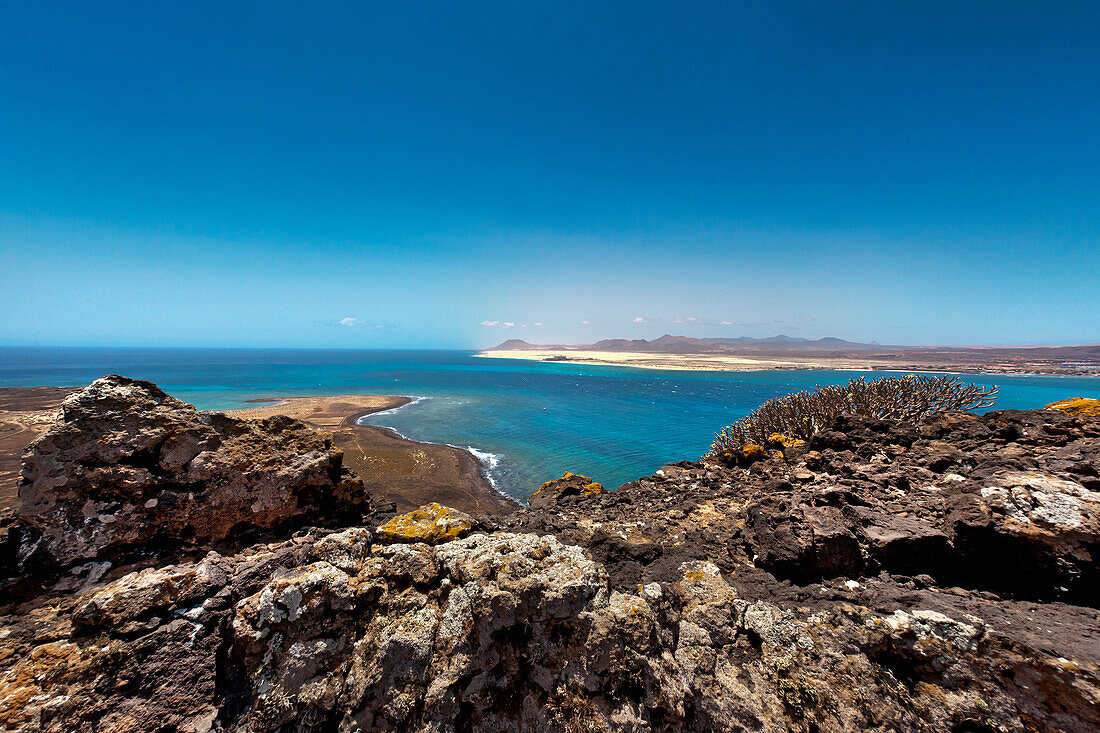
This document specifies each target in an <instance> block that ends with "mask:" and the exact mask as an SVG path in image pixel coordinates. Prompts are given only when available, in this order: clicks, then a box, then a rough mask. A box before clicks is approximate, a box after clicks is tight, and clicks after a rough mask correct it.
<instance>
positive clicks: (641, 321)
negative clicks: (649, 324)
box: [634, 316, 645, 323]
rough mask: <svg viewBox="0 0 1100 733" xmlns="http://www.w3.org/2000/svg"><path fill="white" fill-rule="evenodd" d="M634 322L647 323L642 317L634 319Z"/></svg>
mask: <svg viewBox="0 0 1100 733" xmlns="http://www.w3.org/2000/svg"><path fill="white" fill-rule="evenodd" d="M634 322H635V323H645V318H642V317H641V316H638V317H637V318H635V319H634Z"/></svg>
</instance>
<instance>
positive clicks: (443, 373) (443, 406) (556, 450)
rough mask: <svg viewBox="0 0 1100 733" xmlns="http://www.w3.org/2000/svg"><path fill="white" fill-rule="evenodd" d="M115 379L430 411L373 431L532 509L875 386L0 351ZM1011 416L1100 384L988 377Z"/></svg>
mask: <svg viewBox="0 0 1100 733" xmlns="http://www.w3.org/2000/svg"><path fill="white" fill-rule="evenodd" d="M111 372H116V373H119V374H125V375H126V376H130V377H137V378H141V379H149V380H152V381H154V382H156V383H157V384H159V385H160V386H161V387H162V388H164V389H165V390H166V391H168V392H169V393H171V394H173V395H175V396H176V397H179V398H180V399H183V400H186V401H188V402H191V403H193V404H195V405H196V406H197V407H199V408H201V409H215V410H220V409H231V408H236V407H245V406H247V405H246V404H245V403H244V400H246V399H251V398H256V397H280V396H296V395H326V394H352V393H358V394H400V395H409V396H413V397H422V398H424V399H422V400H419V401H417V402H416V403H415V404H412V405H409V406H407V407H404V408H401V409H399V410H396V411H394V412H391V413H385V414H381V413H380V414H376V415H372V416H369V417H368V418H366V419H365V420H364V422H367V423H371V424H377V425H386V426H389V427H392V428H394V429H396V430H398V431H399V432H400V433H402V434H403V435H406V436H408V437H410V438H414V439H417V440H428V441H433V442H439V443H450V444H453V445H459V446H462V447H470V448H472V449H473V450H475V452H476V453H477V454H478V455H479V456H481V457H482V458H483V462H485V463H486V465H487V468H488V474H489V476H490V478H491V479H492V480H493V482H494V483H495V484H496V485H497V486H498V488H500V490H501V491H503V492H504V493H506V494H509V495H511V496H514V497H517V498H520V499H524V498H526V497H527V496H529V495H530V494H531V492H532V491H534V489H535V488H536V487H537V486H538V485H539V484H540V483H542V482H543V481H545V480H547V479H549V478H554V477H556V476H560V475H561V474H562V472H564V471H573V472H575V473H583V474H585V475H588V476H591V477H592V478H593V479H595V480H596V481H599V482H601V483H603V484H604V485H605V486H609V487H612V486H618V485H620V484H622V483H624V482H626V481H629V480H631V479H634V478H637V477H638V476H642V475H646V474H649V473H652V472H653V471H654V470H655V469H657V468H658V467H660V466H661V465H663V464H665V463H669V462H672V461H678V460H683V459H694V458H697V457H698V456H700V455H701V454H703V453H704V452H705V451H706V449H707V447H708V446H709V445H710V441H711V439H712V438H713V437H714V434H715V433H716V432H717V431H718V430H720V429H721V428H722V427H723V426H725V425H726V424H728V423H730V422H733V421H734V420H737V419H738V418H740V417H743V416H744V415H745V414H747V413H748V412H749V411H750V410H753V409H754V408H756V407H757V406H759V405H760V403H762V402H764V401H765V400H768V399H771V398H772V397H777V396H780V395H783V394H787V393H789V392H793V391H797V390H801V389H807V388H812V387H813V386H815V385H817V384H830V383H840V382H846V381H848V380H849V379H851V378H852V377H853V376H858V375H859V374H866V375H867V376H868V377H874V376H876V375H878V374H880V373H876V372H859V373H853V372H836V371H809V370H806V371H802V370H800V371H765V372H676V371H655V370H638V369H630V368H622V367H606V366H579V365H575V364H565V363H542V362H531V361H519V360H504V359H482V358H478V357H474V356H472V355H471V354H470V353H469V352H456V351H350V350H341V351H325V350H309V351H305V350H251V349H249V350H245V349H53V348H34V349H29V348H0V386H35V385H58V386H63V387H76V386H81V385H84V384H87V383H88V382H90V381H92V380H93V379H95V378H97V377H100V376H102V375H104V374H107V373H111ZM965 379H966V380H968V381H972V382H976V383H979V384H985V385H997V386H998V387H1000V388H1001V393H1000V395H999V397H998V401H997V405H996V406H995V408H994V409H998V408H1019V409H1026V408H1032V407H1039V406H1042V405H1044V404H1047V403H1048V402H1052V401H1054V400H1057V399H1063V398H1066V397H1072V396H1078V395H1080V396H1085V397H1096V398H1100V378H1094V377H1029V376H1001V375H995V376H992V375H991V376H984V375H974V376H967V377H965Z"/></svg>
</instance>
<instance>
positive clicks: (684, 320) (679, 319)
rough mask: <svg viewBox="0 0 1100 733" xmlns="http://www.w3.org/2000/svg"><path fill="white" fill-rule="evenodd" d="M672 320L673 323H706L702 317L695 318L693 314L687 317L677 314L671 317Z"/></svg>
mask: <svg viewBox="0 0 1100 733" xmlns="http://www.w3.org/2000/svg"><path fill="white" fill-rule="evenodd" d="M672 322H673V323H697V324H700V325H704V324H706V321H704V320H702V319H699V318H696V317H695V316H688V317H687V318H683V317H680V316H677V317H676V318H673V319H672Z"/></svg>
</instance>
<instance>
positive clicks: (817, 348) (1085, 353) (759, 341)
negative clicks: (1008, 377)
mask: <svg viewBox="0 0 1100 733" xmlns="http://www.w3.org/2000/svg"><path fill="white" fill-rule="evenodd" d="M486 350H487V351H542V350H555V351H557V350H561V351H624V352H625V351H629V352H640V353H653V354H759V355H763V354H773V355H778V354H785V355H793V354H815V355H826V354H836V355H841V354H857V353H858V354H877V355H890V354H898V355H900V354H909V355H915V354H925V355H930V354H948V353H954V354H962V353H974V352H981V353H985V354H989V353H990V352H998V353H1001V354H1021V355H1023V354H1026V355H1027V356H1029V357H1037V356H1040V355H1042V356H1046V357H1051V358H1053V357H1058V358H1085V359H1095V358H1100V344H1085V345H1080V346H974V345H968V346H896V345H894V346H888V345H884V344H878V343H875V342H874V341H871V342H869V343H860V342H857V341H846V340H844V339H840V338H833V337H826V338H820V339H816V340H813V339H806V338H798V337H794V336H785V335H783V334H779V335H776V336H769V337H767V338H752V337H749V336H739V337H737V338H694V337H691V336H673V335H671V334H667V333H666V334H665V335H664V336H661V337H660V338H655V339H653V340H652V341H647V340H646V339H604V340H602V341H597V342H596V343H594V344H580V345H575V344H574V345H569V344H531V343H528V342H526V341H524V340H522V339H508V340H507V341H505V342H504V343H502V344H500V345H499V346H494V347H492V348H491V349H486Z"/></svg>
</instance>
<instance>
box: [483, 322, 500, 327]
mask: <svg viewBox="0 0 1100 733" xmlns="http://www.w3.org/2000/svg"><path fill="white" fill-rule="evenodd" d="M481 325H482V326H499V325H500V321H482V322H481Z"/></svg>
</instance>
